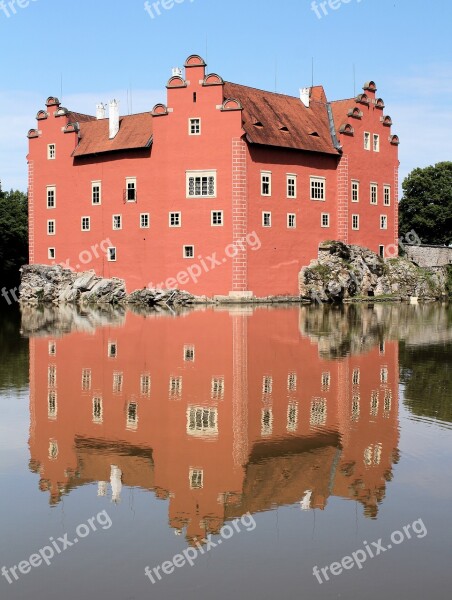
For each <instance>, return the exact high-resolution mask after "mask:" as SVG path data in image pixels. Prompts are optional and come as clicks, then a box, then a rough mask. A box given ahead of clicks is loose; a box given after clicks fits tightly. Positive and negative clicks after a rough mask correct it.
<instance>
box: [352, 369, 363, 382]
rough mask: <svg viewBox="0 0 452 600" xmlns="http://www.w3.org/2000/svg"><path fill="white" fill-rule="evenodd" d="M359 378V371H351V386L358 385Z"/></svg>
mask: <svg viewBox="0 0 452 600" xmlns="http://www.w3.org/2000/svg"><path fill="white" fill-rule="evenodd" d="M360 378H361V371H360V370H359V369H353V375H352V384H353V385H359V381H360Z"/></svg>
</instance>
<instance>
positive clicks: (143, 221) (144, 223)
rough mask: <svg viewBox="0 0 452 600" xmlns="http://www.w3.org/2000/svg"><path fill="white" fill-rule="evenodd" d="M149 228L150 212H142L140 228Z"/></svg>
mask: <svg viewBox="0 0 452 600" xmlns="http://www.w3.org/2000/svg"><path fill="white" fill-rule="evenodd" d="M148 228H149V213H141V214H140V229H148Z"/></svg>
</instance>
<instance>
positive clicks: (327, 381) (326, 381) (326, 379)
mask: <svg viewBox="0 0 452 600" xmlns="http://www.w3.org/2000/svg"><path fill="white" fill-rule="evenodd" d="M330 385H331V373H330V372H329V371H327V372H325V373H322V389H323V390H329V388H330Z"/></svg>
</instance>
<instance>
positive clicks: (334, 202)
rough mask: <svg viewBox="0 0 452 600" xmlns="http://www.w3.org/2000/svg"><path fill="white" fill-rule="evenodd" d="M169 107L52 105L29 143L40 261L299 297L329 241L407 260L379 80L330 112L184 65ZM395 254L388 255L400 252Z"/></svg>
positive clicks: (145, 282)
mask: <svg viewBox="0 0 452 600" xmlns="http://www.w3.org/2000/svg"><path fill="white" fill-rule="evenodd" d="M167 90H168V92H167V103H166V105H164V104H157V105H156V106H154V108H153V109H152V111H150V112H147V113H141V114H133V115H128V116H122V117H120V116H119V106H118V103H117V102H116V101H111V102H110V106H109V115H108V118H107V117H106V111H105V107H104V105H102V104H100V105H98V106H97V112H96V116H89V115H85V114H80V113H76V112H72V111H70V110H68V109H67V108H64V107H62V106H61V104H60V101H59V100H58V99H57V98H54V97H50V98H48V100H47V102H46V108H45V110H40V111H39V112H38V114H37V120H38V124H37V128H36V129H31V130H30V131H29V133H28V138H29V154H28V157H27V158H28V166H29V221H30V263H31V264H53V263H64V264H65V265H69V266H70V267H71V268H73V269H76V270H88V269H93V270H94V271H95V272H96V273H97V274H98V275H101V276H104V277H119V278H122V279H124V280H125V282H126V286H127V291H128V292H131V291H133V290H134V289H139V288H143V287H145V286H149V285H150V286H160V285H161V286H163V287H173V288H176V287H179V288H183V289H187V290H188V291H190V292H192V293H194V294H198V295H208V296H213V295H227V294H230V293H232V294H233V295H237V296H245V297H246V296H250V295H254V296H258V297H259V296H266V295H270V294H272V295H277V294H289V295H297V294H298V273H299V271H300V269H301V267H302V266H304V265H306V264H308V263H309V261H310V260H311V259H313V258H316V257H317V253H318V246H319V243H321V242H322V241H324V240H326V239H338V240H342V241H343V242H345V243H351V244H358V245H362V246H366V247H368V248H370V249H371V250H374V251H375V252H379V253H380V254H381V255H384V254H385V249H386V250H387V254H391V255H394V254H395V253H396V252H397V249H396V246H394V244H395V245H397V237H398V166H399V161H398V143H399V140H398V137H397V136H396V135H392V134H391V124H392V121H391V118H390V117H389V116H387V115H385V114H384V107H385V105H384V102H383V100H382V99H381V98H378V97H377V96H376V91H377V89H376V85H375V83H374V82H373V81H370V82H368V83H366V84H365V86H364V92H363V93H362V94H360V95H359V96H357V97H356V98H351V99H348V100H340V101H336V102H328V100H327V98H326V95H325V92H324V90H323V87H321V86H315V87H311V88H304V89H302V90H300V96H299V97H292V96H286V95H283V94H277V93H272V92H266V91H262V90H258V89H254V88H250V87H246V86H243V85H238V84H235V83H229V82H226V81H224V80H223V79H222V78H221V77H220V76H219V75H216V74H206V64H205V62H204V61H203V59H202V58H201V57H199V56H196V55H193V56H190V57H189V58H188V59H187V61H186V62H185V73H184V74H183V73H182V70H180V69H174V70H173V76H172V77H171V78H170V80H169V81H168V84H167ZM388 248H390V251H388Z"/></svg>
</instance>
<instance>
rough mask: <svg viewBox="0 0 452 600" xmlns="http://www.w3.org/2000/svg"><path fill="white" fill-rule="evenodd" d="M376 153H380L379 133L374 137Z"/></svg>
mask: <svg viewBox="0 0 452 600" xmlns="http://www.w3.org/2000/svg"><path fill="white" fill-rule="evenodd" d="M373 142H374V146H373V147H374V152H380V136H379V135H378V134H377V133H374V135H373Z"/></svg>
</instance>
